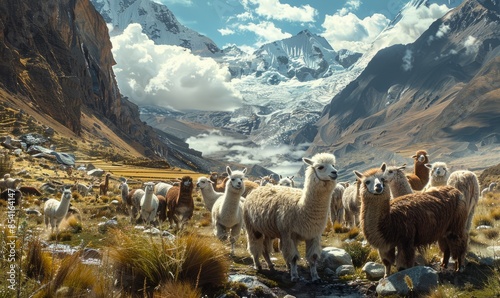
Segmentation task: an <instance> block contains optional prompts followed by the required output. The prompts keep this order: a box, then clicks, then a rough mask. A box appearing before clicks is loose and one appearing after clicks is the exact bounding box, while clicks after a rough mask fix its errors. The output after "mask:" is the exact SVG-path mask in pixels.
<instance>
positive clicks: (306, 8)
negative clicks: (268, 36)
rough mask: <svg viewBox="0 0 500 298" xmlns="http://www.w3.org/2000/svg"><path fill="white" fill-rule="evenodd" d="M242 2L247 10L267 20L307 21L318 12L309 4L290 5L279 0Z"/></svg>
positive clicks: (312, 18)
mask: <svg viewBox="0 0 500 298" xmlns="http://www.w3.org/2000/svg"><path fill="white" fill-rule="evenodd" d="M242 4H243V5H244V7H245V8H246V9H247V10H253V11H255V13H256V14H257V15H259V16H263V17H265V18H266V19H269V20H271V19H272V20H281V21H290V22H305V23H309V22H314V18H315V17H316V15H317V14H318V12H317V11H316V9H314V8H313V7H311V6H310V5H302V6H300V7H299V6H291V5H290V4H282V3H280V1H279V0H244V1H242Z"/></svg>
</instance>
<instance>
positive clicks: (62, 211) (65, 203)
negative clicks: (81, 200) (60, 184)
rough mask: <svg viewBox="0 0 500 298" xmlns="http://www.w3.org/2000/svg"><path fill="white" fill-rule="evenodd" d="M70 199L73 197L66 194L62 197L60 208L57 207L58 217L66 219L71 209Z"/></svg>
mask: <svg viewBox="0 0 500 298" xmlns="http://www.w3.org/2000/svg"><path fill="white" fill-rule="evenodd" d="M70 198H71V195H65V194H63V195H62V197H61V201H60V202H59V206H57V210H56V216H57V217H64V216H65V215H66V213H67V212H68V209H69V201H70Z"/></svg>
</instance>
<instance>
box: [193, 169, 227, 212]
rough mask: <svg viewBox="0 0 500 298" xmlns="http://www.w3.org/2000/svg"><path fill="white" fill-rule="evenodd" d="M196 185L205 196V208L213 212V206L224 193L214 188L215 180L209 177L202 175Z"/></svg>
mask: <svg viewBox="0 0 500 298" xmlns="http://www.w3.org/2000/svg"><path fill="white" fill-rule="evenodd" d="M196 186H197V187H198V188H199V189H200V191H201V196H202V197H203V202H205V208H206V209H207V210H208V211H210V212H212V207H213V205H214V203H215V201H217V199H218V198H220V197H221V196H222V195H223V194H224V193H222V192H216V191H215V190H214V186H213V182H212V181H211V180H209V179H208V178H207V177H200V178H198V181H197V182H196Z"/></svg>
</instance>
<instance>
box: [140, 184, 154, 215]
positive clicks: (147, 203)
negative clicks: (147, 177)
mask: <svg viewBox="0 0 500 298" xmlns="http://www.w3.org/2000/svg"><path fill="white" fill-rule="evenodd" d="M152 202H153V190H150V189H147V190H146V193H145V194H144V202H143V203H142V208H144V209H145V210H149V209H151V205H152Z"/></svg>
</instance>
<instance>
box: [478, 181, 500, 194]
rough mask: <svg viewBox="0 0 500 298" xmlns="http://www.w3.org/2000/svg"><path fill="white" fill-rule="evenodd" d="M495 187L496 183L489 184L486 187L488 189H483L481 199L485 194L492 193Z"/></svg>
mask: <svg viewBox="0 0 500 298" xmlns="http://www.w3.org/2000/svg"><path fill="white" fill-rule="evenodd" d="M496 187H497V183H496V182H491V183H490V185H488V187H486V188H484V189H483V190H482V191H481V198H484V197H485V196H486V193H487V192H492V191H494V190H495V188H496Z"/></svg>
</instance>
